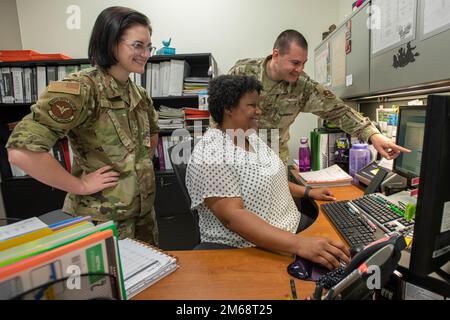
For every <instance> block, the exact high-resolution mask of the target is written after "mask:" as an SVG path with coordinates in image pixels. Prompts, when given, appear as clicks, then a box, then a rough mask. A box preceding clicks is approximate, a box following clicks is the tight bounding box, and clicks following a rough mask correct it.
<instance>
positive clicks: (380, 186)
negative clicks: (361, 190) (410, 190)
mask: <svg viewBox="0 0 450 320" xmlns="http://www.w3.org/2000/svg"><path fill="white" fill-rule="evenodd" d="M356 177H357V178H358V180H359V182H361V183H362V184H364V185H366V186H367V188H366V191H365V194H370V193H375V192H381V193H383V194H386V195H388V196H389V195H391V194H394V193H397V192H400V191H402V190H405V189H406V187H407V180H406V179H405V178H403V177H401V176H399V175H397V174H396V173H394V172H392V171H391V170H388V169H385V168H383V167H381V166H379V165H378V164H377V163H376V162H372V163H371V164H369V165H367V166H365V167H364V168H362V169H361V170H360V171H358V172H357V173H356Z"/></svg>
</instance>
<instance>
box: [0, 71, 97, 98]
mask: <svg viewBox="0 0 450 320" xmlns="http://www.w3.org/2000/svg"><path fill="white" fill-rule="evenodd" d="M82 66H83V65H79V64H73V65H59V66H57V65H48V66H29V67H20V66H17V67H2V68H0V70H1V76H0V102H1V103H33V102H35V101H36V100H37V99H38V97H39V96H40V95H41V94H42V92H44V90H45V89H46V87H47V85H48V84H49V83H50V82H51V81H57V80H62V79H64V78H65V77H66V76H67V75H69V74H71V73H74V72H77V71H79V70H80V69H82ZM85 66H90V65H85Z"/></svg>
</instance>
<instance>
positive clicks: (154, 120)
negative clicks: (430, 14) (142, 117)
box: [139, 88, 159, 135]
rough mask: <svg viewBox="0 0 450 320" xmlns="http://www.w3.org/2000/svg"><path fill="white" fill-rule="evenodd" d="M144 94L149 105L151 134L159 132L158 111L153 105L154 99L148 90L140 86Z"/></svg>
mask: <svg viewBox="0 0 450 320" xmlns="http://www.w3.org/2000/svg"><path fill="white" fill-rule="evenodd" d="M139 90H140V91H141V94H142V96H143V97H144V100H145V104H146V105H147V106H148V121H149V122H150V134H151V135H154V134H157V133H158V131H159V127H158V113H157V112H156V110H155V106H154V105H153V100H152V99H151V98H149V96H148V95H147V91H146V90H145V89H144V88H139Z"/></svg>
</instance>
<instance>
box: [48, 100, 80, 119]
mask: <svg viewBox="0 0 450 320" xmlns="http://www.w3.org/2000/svg"><path fill="white" fill-rule="evenodd" d="M48 104H49V105H50V109H49V110H48V114H49V115H50V117H51V118H52V119H53V120H55V121H56V122H60V123H68V122H71V121H72V120H73V119H74V118H75V111H76V110H77V108H76V107H75V105H74V104H73V102H72V101H70V100H69V99H65V98H59V97H58V98H53V99H52V100H50V101H49V103H48Z"/></svg>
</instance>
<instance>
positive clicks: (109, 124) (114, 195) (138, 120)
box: [7, 67, 158, 221]
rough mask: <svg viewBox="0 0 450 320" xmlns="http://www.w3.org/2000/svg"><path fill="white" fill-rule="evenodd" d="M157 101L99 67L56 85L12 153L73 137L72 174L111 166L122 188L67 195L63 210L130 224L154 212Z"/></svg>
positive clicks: (17, 132) (13, 142)
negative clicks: (153, 144) (152, 143)
mask: <svg viewBox="0 0 450 320" xmlns="http://www.w3.org/2000/svg"><path fill="white" fill-rule="evenodd" d="M156 121H157V115H156V112H155V109H154V107H153V102H152V101H151V100H150V99H149V98H148V96H147V94H146V92H145V90H144V89H143V88H141V87H138V86H137V85H136V84H135V83H133V82H132V81H128V84H127V85H123V84H122V85H121V84H120V83H118V82H117V81H116V80H115V79H114V78H113V77H112V76H111V75H109V74H107V73H106V72H103V71H102V70H100V69H99V68H97V67H93V68H88V69H85V70H82V71H80V72H77V73H74V74H71V75H70V76H68V77H66V78H65V79H64V80H63V81H56V82H52V83H50V85H49V86H48V88H47V89H46V90H45V91H44V93H43V94H42V95H41V96H40V97H39V100H38V101H37V102H36V103H35V104H34V105H33V106H32V107H31V113H30V114H29V115H27V116H25V118H24V119H22V121H21V122H20V123H19V124H18V125H17V126H16V128H15V129H14V131H13V133H12V134H11V136H10V138H9V140H8V143H7V148H11V147H13V148H23V149H28V150H31V151H35V152H47V151H49V150H50V149H51V148H52V146H53V145H54V144H55V142H56V141H57V140H58V139H61V138H63V137H64V136H67V137H68V138H69V141H70V143H71V146H72V150H73V162H74V163H73V164H72V175H74V176H76V177H80V176H81V175H82V174H83V173H85V174H88V173H91V172H93V171H95V170H97V169H99V168H101V167H103V166H105V165H110V166H112V167H113V169H112V170H114V171H117V172H119V173H120V177H119V183H118V185H117V186H115V187H113V188H107V189H105V190H103V191H100V192H98V193H95V194H92V195H87V196H82V195H75V194H67V196H66V200H65V203H64V208H63V210H64V211H65V212H68V213H71V214H77V215H91V216H93V220H96V221H106V220H116V221H120V220H125V219H129V218H131V217H136V216H139V215H142V214H145V213H147V212H151V210H152V208H153V203H150V202H151V201H149V199H151V196H152V195H153V194H154V192H155V176H154V169H153V164H152V160H151V158H150V136H151V135H152V134H156V133H157V132H158V128H157V124H156Z"/></svg>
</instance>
